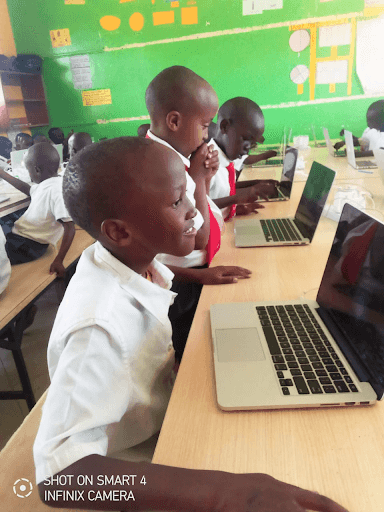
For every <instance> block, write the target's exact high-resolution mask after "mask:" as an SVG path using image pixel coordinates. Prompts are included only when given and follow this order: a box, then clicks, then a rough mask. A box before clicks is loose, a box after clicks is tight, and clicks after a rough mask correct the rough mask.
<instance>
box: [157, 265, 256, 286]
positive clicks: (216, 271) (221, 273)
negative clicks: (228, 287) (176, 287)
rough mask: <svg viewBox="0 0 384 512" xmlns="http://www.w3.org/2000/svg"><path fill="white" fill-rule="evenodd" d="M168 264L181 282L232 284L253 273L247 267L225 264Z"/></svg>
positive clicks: (176, 278)
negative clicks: (198, 265)
mask: <svg viewBox="0 0 384 512" xmlns="http://www.w3.org/2000/svg"><path fill="white" fill-rule="evenodd" d="M167 266H168V267H169V268H170V269H171V270H172V272H173V273H174V274H175V277H174V280H175V281H178V282H181V283H199V284H230V283H237V281H238V280H239V279H247V278H249V277H251V274H252V272H251V271H250V270H248V269H246V268H242V267H234V266H224V265H220V266H218V267H209V268H188V267H175V266H173V265H167Z"/></svg>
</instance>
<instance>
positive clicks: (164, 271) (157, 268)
mask: <svg viewBox="0 0 384 512" xmlns="http://www.w3.org/2000/svg"><path fill="white" fill-rule="evenodd" d="M94 248H95V249H94V250H95V253H94V259H95V262H96V264H98V265H99V266H100V267H103V268H106V269H107V270H108V271H109V272H111V273H112V274H113V275H114V276H115V277H116V278H117V279H119V281H120V286H121V287H122V288H124V289H126V290H127V291H128V292H129V294H130V295H132V296H133V297H134V298H135V299H136V300H137V301H138V302H139V303H140V304H141V305H142V306H143V307H144V308H145V309H147V310H148V311H150V312H151V313H152V315H153V316H155V317H156V318H157V319H158V320H159V321H160V322H161V323H162V324H166V323H167V322H168V310H169V306H170V305H171V304H172V303H173V301H174V298H175V297H176V295H177V294H176V293H174V292H172V291H170V288H171V286H172V279H173V277H174V274H173V272H171V270H169V268H168V267H166V266H165V265H163V264H162V263H160V262H159V261H157V260H156V259H154V260H153V261H152V263H151V264H150V265H149V267H148V270H149V272H150V273H151V276H152V282H151V281H149V280H148V279H146V278H145V277H143V276H141V275H140V274H137V273H136V272H135V271H133V270H132V269H131V268H129V267H127V266H126V265H124V263H122V262H121V261H119V260H118V259H117V258H115V256H113V255H112V254H111V253H110V252H109V251H108V250H107V249H105V247H103V246H102V245H101V243H100V242H96V243H95V244H94ZM162 306H164V307H162Z"/></svg>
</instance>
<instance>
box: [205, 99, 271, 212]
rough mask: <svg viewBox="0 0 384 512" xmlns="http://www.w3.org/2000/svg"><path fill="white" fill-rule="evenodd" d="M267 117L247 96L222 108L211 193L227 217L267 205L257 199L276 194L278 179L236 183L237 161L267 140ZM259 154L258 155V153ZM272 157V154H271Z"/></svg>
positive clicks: (213, 141) (213, 139)
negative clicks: (216, 163) (265, 124)
mask: <svg viewBox="0 0 384 512" xmlns="http://www.w3.org/2000/svg"><path fill="white" fill-rule="evenodd" d="M263 133H264V116H263V113H262V111H261V108H260V107H259V106H258V105H257V104H256V103H255V102H254V101H252V100H250V99H248V98H242V97H237V98H232V99H230V100H228V101H226V102H225V103H224V104H223V105H222V106H221V107H220V109H219V112H218V115H217V125H216V132H215V135H214V137H213V138H212V139H211V141H210V142H209V144H213V146H214V148H215V149H216V150H217V151H218V153H219V169H218V171H217V173H216V174H215V175H214V176H213V177H212V179H211V183H210V189H209V195H210V197H211V198H212V199H213V200H214V202H215V203H216V205H217V206H219V208H221V209H222V210H221V211H222V214H223V217H224V219H225V220H229V219H230V218H232V217H233V216H234V215H235V213H236V215H246V214H248V213H251V212H257V209H259V208H264V207H263V206H262V205H260V204H258V203H257V202H256V201H257V199H258V198H264V199H268V198H269V197H275V196H276V195H277V190H276V184H277V182H276V181H275V180H251V181H240V182H237V183H236V171H239V170H240V169H239V168H238V166H237V164H239V163H240V164H242V162H243V161H244V160H245V161H246V160H247V159H248V158H252V157H253V156H254V155H252V156H251V157H249V156H248V153H249V151H250V150H251V149H252V148H254V147H256V145H257V144H258V143H262V142H264V137H263ZM255 156H257V157H258V155H255ZM271 156H272V155H271Z"/></svg>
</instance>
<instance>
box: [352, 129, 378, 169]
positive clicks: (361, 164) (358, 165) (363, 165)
mask: <svg viewBox="0 0 384 512" xmlns="http://www.w3.org/2000/svg"><path fill="white" fill-rule="evenodd" d="M344 137H345V147H346V149H347V160H348V163H349V165H351V166H352V167H354V168H355V169H358V170H360V169H363V170H364V169H376V168H377V165H376V164H375V162H373V161H372V160H359V161H358V162H357V161H356V155H355V149H354V146H353V137H352V133H351V132H349V131H348V130H344Z"/></svg>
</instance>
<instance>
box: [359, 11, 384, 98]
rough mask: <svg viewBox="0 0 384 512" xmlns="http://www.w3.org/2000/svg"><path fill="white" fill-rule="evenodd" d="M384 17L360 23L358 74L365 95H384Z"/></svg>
mask: <svg viewBox="0 0 384 512" xmlns="http://www.w3.org/2000/svg"><path fill="white" fill-rule="evenodd" d="M383 51H384V17H383V16H380V18H376V19H373V20H367V21H359V22H358V23H357V34H356V72H357V75H358V77H359V79H360V82H361V85H362V86H363V89H364V93H365V94H384V53H383Z"/></svg>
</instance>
